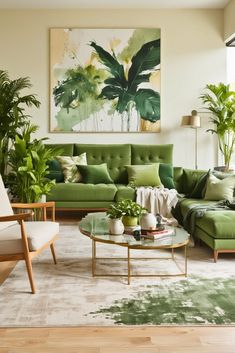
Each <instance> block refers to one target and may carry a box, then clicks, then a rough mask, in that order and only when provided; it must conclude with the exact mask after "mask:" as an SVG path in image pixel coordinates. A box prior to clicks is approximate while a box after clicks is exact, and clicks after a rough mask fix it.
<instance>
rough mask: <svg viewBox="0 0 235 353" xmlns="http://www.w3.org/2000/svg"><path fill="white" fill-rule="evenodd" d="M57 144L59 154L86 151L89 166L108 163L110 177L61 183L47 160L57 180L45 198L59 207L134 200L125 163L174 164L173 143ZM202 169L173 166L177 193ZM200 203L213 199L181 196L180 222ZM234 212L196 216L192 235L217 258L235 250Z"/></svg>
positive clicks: (80, 207) (192, 184)
mask: <svg viewBox="0 0 235 353" xmlns="http://www.w3.org/2000/svg"><path fill="white" fill-rule="evenodd" d="M48 146H54V147H60V148H62V150H63V153H61V155H64V156H78V155H80V154H82V153H84V152H86V156H87V163H88V165H97V164H102V163H107V167H108V171H109V174H110V176H111V178H112V179H113V181H114V183H112V184H103V183H101V184H85V183H82V182H79V183H64V182H63V172H62V170H61V167H60V164H59V163H58V161H56V160H55V161H52V162H51V163H50V175H49V176H50V178H55V179H56V180H57V182H56V185H55V186H54V187H53V189H52V191H51V193H50V195H49V196H48V197H47V200H48V201H55V204H56V208H57V209H60V210H72V209H76V210H104V209H107V208H108V207H109V205H110V204H111V203H114V202H117V201H120V200H123V199H132V200H135V190H134V189H133V188H131V187H130V186H128V175H127V171H126V168H125V166H126V165H140V164H151V163H156V162H158V163H165V164H170V165H172V164H173V145H172V144H166V145H138V144H53V145H48ZM204 173H205V171H202V170H190V169H184V168H182V167H174V168H173V179H174V184H175V188H176V189H177V191H178V192H179V193H180V194H184V195H189V194H190V193H191V192H192V190H193V189H194V188H195V185H196V184H197V182H198V180H199V178H200V177H201V176H202V174H204ZM199 204H202V205H204V206H205V205H208V207H209V206H213V205H215V204H216V202H214V201H205V200H202V199H193V198H184V199H183V200H182V201H181V203H180V212H181V218H180V217H179V221H180V222H181V223H182V217H183V218H184V217H185V216H186V215H187V214H188V212H189V210H191V209H192V206H194V205H196V206H198V205H199ZM234 224H235V212H234V211H231V210H229V209H221V210H219V211H218V210H216V211H213V210H208V211H207V212H206V213H205V214H204V215H203V217H199V218H195V220H194V230H193V235H194V236H195V237H196V238H197V239H200V240H202V241H203V242H204V243H206V244H207V245H208V246H209V247H210V248H212V249H213V251H214V260H215V261H217V257H218V254H219V252H235V227H234Z"/></svg>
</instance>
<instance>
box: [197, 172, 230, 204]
mask: <svg viewBox="0 0 235 353" xmlns="http://www.w3.org/2000/svg"><path fill="white" fill-rule="evenodd" d="M234 187H235V176H231V177H227V178H225V179H223V180H220V179H218V178H216V177H215V176H214V175H212V174H211V175H209V177H208V179H207V184H206V193H205V197H204V199H205V200H211V201H219V200H229V201H230V202H232V201H233V190H234Z"/></svg>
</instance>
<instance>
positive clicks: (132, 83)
mask: <svg viewBox="0 0 235 353" xmlns="http://www.w3.org/2000/svg"><path fill="white" fill-rule="evenodd" d="M131 61H132V65H131V67H130V69H129V73H128V88H129V90H131V91H135V90H136V86H137V84H138V82H141V80H142V79H146V76H144V74H146V72H148V71H150V72H151V71H153V69H154V68H155V67H156V66H157V65H159V64H160V39H157V40H153V41H151V42H148V43H145V44H144V45H143V46H142V47H141V48H140V50H139V51H138V52H137V53H136V54H135V55H134V56H133V58H132V60H131Z"/></svg>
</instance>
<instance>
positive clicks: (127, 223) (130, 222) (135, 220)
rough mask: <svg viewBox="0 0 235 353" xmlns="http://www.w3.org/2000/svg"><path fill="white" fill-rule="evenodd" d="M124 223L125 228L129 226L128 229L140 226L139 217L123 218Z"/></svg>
mask: <svg viewBox="0 0 235 353" xmlns="http://www.w3.org/2000/svg"><path fill="white" fill-rule="evenodd" d="M122 223H123V224H124V226H127V227H133V226H136V225H137V224H138V217H132V216H123V217H122Z"/></svg>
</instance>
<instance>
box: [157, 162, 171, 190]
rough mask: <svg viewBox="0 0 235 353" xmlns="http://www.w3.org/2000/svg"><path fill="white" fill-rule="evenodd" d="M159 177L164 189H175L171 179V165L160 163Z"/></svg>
mask: <svg viewBox="0 0 235 353" xmlns="http://www.w3.org/2000/svg"><path fill="white" fill-rule="evenodd" d="M159 176H160V179H161V182H162V184H163V185H164V187H165V188H167V189H175V184H174V179H173V167H172V165H171V164H166V163H160V165H159Z"/></svg>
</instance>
